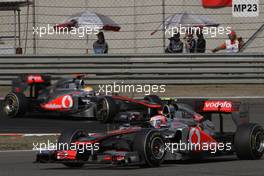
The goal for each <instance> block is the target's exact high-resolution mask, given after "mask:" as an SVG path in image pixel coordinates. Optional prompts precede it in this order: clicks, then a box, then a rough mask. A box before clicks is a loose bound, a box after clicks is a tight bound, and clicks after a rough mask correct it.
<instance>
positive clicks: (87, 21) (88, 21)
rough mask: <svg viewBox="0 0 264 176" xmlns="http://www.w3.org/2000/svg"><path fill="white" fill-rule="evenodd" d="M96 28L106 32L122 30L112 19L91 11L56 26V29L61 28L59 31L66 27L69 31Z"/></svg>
mask: <svg viewBox="0 0 264 176" xmlns="http://www.w3.org/2000/svg"><path fill="white" fill-rule="evenodd" d="M95 26H96V27H98V28H99V29H100V30H106V31H119V30H120V28H121V27H120V26H119V25H118V24H117V23H116V22H114V21H113V20H112V19H111V18H109V17H107V16H105V15H102V14H99V13H96V12H90V11H83V12H80V13H76V14H74V15H71V16H70V17H69V18H67V19H66V20H65V21H64V22H63V23H61V24H58V25H56V26H55V28H59V29H62V28H64V27H67V28H69V29H71V28H72V27H87V28H89V27H90V28H93V27H95Z"/></svg>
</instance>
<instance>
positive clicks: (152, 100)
mask: <svg viewBox="0 0 264 176" xmlns="http://www.w3.org/2000/svg"><path fill="white" fill-rule="evenodd" d="M144 100H146V101H148V102H150V103H156V104H159V105H162V104H163V103H162V100H161V99H160V97H159V96H157V95H146V96H145V97H144Z"/></svg>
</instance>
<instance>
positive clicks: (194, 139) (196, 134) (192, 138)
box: [189, 128, 201, 144]
mask: <svg viewBox="0 0 264 176" xmlns="http://www.w3.org/2000/svg"><path fill="white" fill-rule="evenodd" d="M189 142H190V143H192V144H200V142H201V133H200V131H199V130H198V129H197V128H191V130H190V135H189Z"/></svg>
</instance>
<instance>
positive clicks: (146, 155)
mask: <svg viewBox="0 0 264 176" xmlns="http://www.w3.org/2000/svg"><path fill="white" fill-rule="evenodd" d="M133 151H137V152H138V154H139V157H140V158H141V160H142V161H144V165H142V166H144V167H158V166H160V164H161V163H162V162H163V161H164V157H165V155H166V151H165V140H164V138H163V136H162V135H161V133H160V132H159V131H157V130H149V129H145V130H142V131H141V132H139V133H137V134H136V136H135V139H134V142H133Z"/></svg>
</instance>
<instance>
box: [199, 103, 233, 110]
mask: <svg viewBox="0 0 264 176" xmlns="http://www.w3.org/2000/svg"><path fill="white" fill-rule="evenodd" d="M203 111H220V112H232V102H231V101H215V100H209V101H205V102H204V107H203Z"/></svg>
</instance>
